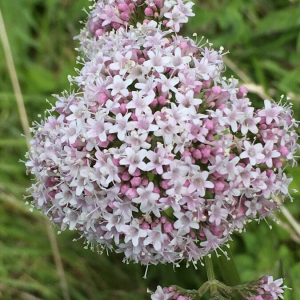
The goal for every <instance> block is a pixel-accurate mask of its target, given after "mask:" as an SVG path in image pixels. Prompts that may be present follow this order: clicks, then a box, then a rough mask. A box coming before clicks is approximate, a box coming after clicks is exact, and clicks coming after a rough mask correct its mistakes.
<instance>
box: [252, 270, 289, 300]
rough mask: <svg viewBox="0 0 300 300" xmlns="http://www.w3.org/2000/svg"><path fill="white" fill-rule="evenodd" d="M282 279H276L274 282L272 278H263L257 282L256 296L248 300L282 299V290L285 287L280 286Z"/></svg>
mask: <svg viewBox="0 0 300 300" xmlns="http://www.w3.org/2000/svg"><path fill="white" fill-rule="evenodd" d="M282 283H283V279H282V278H280V279H277V280H275V281H274V279H273V277H272V276H264V277H263V278H262V279H261V280H259V281H258V282H257V292H258V295H257V296H252V297H250V298H249V300H277V299H279V298H281V299H283V292H284V289H285V288H287V287H286V286H282Z"/></svg>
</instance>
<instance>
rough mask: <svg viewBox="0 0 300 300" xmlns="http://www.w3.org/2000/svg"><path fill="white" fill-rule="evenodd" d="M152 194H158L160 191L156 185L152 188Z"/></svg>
mask: <svg viewBox="0 0 300 300" xmlns="http://www.w3.org/2000/svg"><path fill="white" fill-rule="evenodd" d="M153 193H158V194H159V193H160V189H159V187H158V186H157V185H155V186H154V189H153Z"/></svg>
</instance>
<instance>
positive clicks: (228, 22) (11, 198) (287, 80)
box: [0, 0, 300, 300]
mask: <svg viewBox="0 0 300 300" xmlns="http://www.w3.org/2000/svg"><path fill="white" fill-rule="evenodd" d="M88 5H89V2H88V0H76V1H72V0H0V8H1V11H2V14H3V17H4V20H5V23H6V28H7V31H8V36H9V41H10V45H11V48H12V52H13V57H14V60H15V64H16V67H17V72H18V77H19V80H20V84H21V88H22V92H23V96H24V101H25V105H26V108H27V111H28V116H29V119H30V122H32V121H33V120H35V119H37V114H43V111H44V110H45V109H46V108H48V107H49V104H47V103H46V101H45V99H47V98H48V99H49V101H54V100H53V98H52V97H51V96H50V95H51V94H53V93H60V92H61V91H63V90H64V89H69V84H68V80H67V75H68V74H71V75H74V74H75V71H74V67H75V60H76V55H77V53H76V51H75V50H74V48H75V47H76V46H78V44H77V42H76V41H74V40H73V36H75V35H77V34H78V33H79V29H80V28H81V26H82V25H81V24H80V23H79V20H83V19H85V17H86V14H85V12H83V10H82V8H83V7H88ZM195 12H196V17H194V18H192V19H191V20H190V22H189V24H188V25H187V26H185V34H186V35H190V36H192V33H193V32H197V33H198V38H199V37H201V36H202V35H204V36H205V38H208V39H209V40H210V41H211V42H213V43H214V46H215V47H219V46H221V45H222V46H224V48H225V50H227V49H229V50H230V52H231V53H230V54H228V55H227V57H228V58H229V59H230V61H231V62H234V65H233V66H232V65H230V67H228V68H227V71H226V75H227V76H230V74H232V75H234V76H235V77H237V78H240V77H241V78H240V79H242V80H241V81H243V80H247V81H251V82H252V87H254V88H252V91H253V93H252V94H251V97H252V98H251V99H252V101H253V102H255V103H256V104H257V105H261V103H262V101H263V100H262V98H261V97H260V96H259V95H260V94H261V91H264V93H266V94H269V95H271V96H272V97H273V98H274V99H277V100H279V98H280V95H281V94H289V95H290V96H291V98H292V100H291V101H292V102H293V104H294V109H295V118H296V119H298V120H300V96H299V95H300V84H299V83H300V59H299V57H300V31H299V29H300V2H299V1H288V0H263V1H261V0H247V1H244V0H202V1H197V2H196V6H195ZM0 57H1V59H0V75H1V80H0V157H1V159H0V299H4V300H12V299H13V300H15V299H17V300H18V299H21V300H22V299H25V300H26V299H29V300H32V299H33V300H34V299H43V300H59V299H64V298H63V294H62V291H61V286H60V280H59V276H58V274H57V270H56V267H55V263H54V260H53V254H52V250H51V246H50V242H49V239H48V236H47V229H46V223H45V219H44V218H43V217H42V215H41V214H39V213H38V212H33V213H31V212H29V210H28V207H27V206H25V204H24V202H25V201H24V200H23V194H26V188H27V187H29V185H30V179H29V178H28V177H26V175H25V168H24V165H23V164H22V163H20V162H18V160H19V159H23V158H24V154H25V152H26V143H25V139H24V138H23V137H21V133H22V128H21V124H20V118H19V115H18V111H17V107H16V101H15V97H14V94H13V90H12V86H11V82H10V79H9V76H8V71H7V65H6V61H5V59H4V52H3V48H2V46H0ZM229 63H230V62H229ZM248 83H249V82H248ZM253 84H255V85H253ZM257 86H260V88H257ZM299 168H300V167H297V168H295V169H293V170H289V172H290V173H291V174H292V175H293V176H294V182H293V183H292V188H295V189H297V188H298V189H299V190H300V188H299V185H300V183H299V175H298V174H299V171H300V169H299ZM291 193H292V195H293V197H294V198H295V199H294V202H293V203H287V204H286V207H287V208H288V209H289V210H290V212H291V213H292V215H293V216H294V218H295V219H296V220H300V205H299V203H300V202H299V201H300V197H299V195H297V194H295V193H294V192H291ZM278 218H279V219H280V220H282V222H283V223H284V224H289V223H288V221H287V220H286V219H285V218H284V217H283V216H282V215H278ZM270 224H272V227H273V230H270V229H269V227H268V225H267V224H266V223H264V222H263V223H261V224H259V225H258V224H251V225H250V226H247V232H246V233H244V234H242V235H238V234H236V235H235V236H234V241H233V242H232V243H231V247H232V249H233V253H234V257H235V260H236V263H237V267H238V270H239V272H240V274H241V277H242V280H243V281H245V282H246V281H251V280H253V279H257V278H259V277H260V276H262V275H265V274H270V275H274V276H275V277H276V276H283V277H285V278H286V281H285V283H286V284H287V285H288V286H290V287H292V288H293V290H292V291H286V294H285V299H286V300H299V299H300V261H299V257H300V247H299V240H300V237H299V236H298V237H297V235H295V233H294V236H293V235H292V234H291V232H288V231H287V230H286V229H285V228H284V227H285V226H286V225H281V226H278V225H276V224H275V223H274V222H272V221H271V220H270ZM76 237H77V234H76V232H64V233H62V234H61V235H57V240H58V245H59V249H60V254H61V257H62V260H63V265H64V268H65V273H66V277H67V282H68V287H69V290H70V295H71V299H72V300H87V299H90V300H125V299H130V300H143V299H149V298H150V297H149V295H147V293H146V289H147V287H149V288H151V289H152V290H154V289H155V287H156V285H158V284H160V285H162V286H169V285H171V284H178V285H181V286H183V287H186V288H197V287H199V286H200V285H201V284H202V283H203V282H204V281H205V280H206V275H205V270H204V269H203V267H201V265H199V269H198V270H194V269H193V268H192V267H190V268H189V269H186V268H185V266H184V264H183V265H182V267H181V268H177V269H176V270H175V271H174V270H173V267H172V266H151V267H150V268H149V271H148V276H147V279H143V278H142V277H143V274H144V271H145V270H144V268H142V267H140V266H139V265H125V264H122V263H121V260H122V257H121V256H119V255H114V254H110V255H109V257H107V256H106V255H102V256H99V255H98V254H97V253H93V252H91V251H89V250H85V249H83V246H82V241H81V240H79V241H77V242H72V240H73V239H74V238H76ZM297 241H298V242H297ZM216 273H217V277H218V278H220V279H221V275H220V274H219V272H218V268H217V266H216ZM229 275H230V274H229Z"/></svg>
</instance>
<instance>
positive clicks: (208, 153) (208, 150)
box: [202, 147, 211, 158]
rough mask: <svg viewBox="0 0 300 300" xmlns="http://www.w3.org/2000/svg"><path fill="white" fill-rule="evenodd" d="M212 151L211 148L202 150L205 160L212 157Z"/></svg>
mask: <svg viewBox="0 0 300 300" xmlns="http://www.w3.org/2000/svg"><path fill="white" fill-rule="evenodd" d="M210 151H211V149H210V148H209V147H205V148H204V149H203V150H202V156H203V157H204V158H207V157H209V156H210Z"/></svg>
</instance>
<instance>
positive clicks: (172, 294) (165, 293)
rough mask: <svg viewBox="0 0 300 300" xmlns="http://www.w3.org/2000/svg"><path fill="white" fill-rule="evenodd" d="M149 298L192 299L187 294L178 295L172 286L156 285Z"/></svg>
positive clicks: (164, 299)
mask: <svg viewBox="0 0 300 300" xmlns="http://www.w3.org/2000/svg"><path fill="white" fill-rule="evenodd" d="M151 300H192V298H191V297H189V296H182V295H180V294H179V293H178V292H177V291H176V289H175V288H174V287H173V286H170V287H168V288H162V287H161V286H158V287H157V289H156V291H155V292H154V293H153V294H152V295H151Z"/></svg>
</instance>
